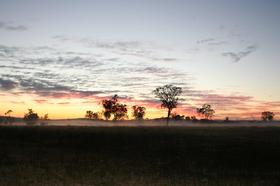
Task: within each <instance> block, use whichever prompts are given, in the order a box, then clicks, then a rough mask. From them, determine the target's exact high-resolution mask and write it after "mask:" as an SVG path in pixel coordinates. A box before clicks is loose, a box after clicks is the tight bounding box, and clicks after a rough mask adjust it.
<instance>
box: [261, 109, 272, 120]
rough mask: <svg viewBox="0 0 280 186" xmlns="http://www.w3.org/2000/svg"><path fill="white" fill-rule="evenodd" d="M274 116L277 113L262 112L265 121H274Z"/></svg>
mask: <svg viewBox="0 0 280 186" xmlns="http://www.w3.org/2000/svg"><path fill="white" fill-rule="evenodd" d="M274 116H275V114H274V113H273V112H270V111H265V112H262V116H261V118H262V120H263V121H272V120H273V118H274Z"/></svg>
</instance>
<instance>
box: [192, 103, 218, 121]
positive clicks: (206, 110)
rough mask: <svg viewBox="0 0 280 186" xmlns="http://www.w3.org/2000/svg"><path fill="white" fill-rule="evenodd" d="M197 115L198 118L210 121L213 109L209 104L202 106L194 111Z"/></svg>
mask: <svg viewBox="0 0 280 186" xmlns="http://www.w3.org/2000/svg"><path fill="white" fill-rule="evenodd" d="M196 111H197V113H198V114H199V115H200V116H204V119H207V120H209V119H211V118H212V117H213V116H214V113H215V111H214V109H212V108H211V105H209V104H204V105H203V106H202V107H201V108H197V109H196Z"/></svg>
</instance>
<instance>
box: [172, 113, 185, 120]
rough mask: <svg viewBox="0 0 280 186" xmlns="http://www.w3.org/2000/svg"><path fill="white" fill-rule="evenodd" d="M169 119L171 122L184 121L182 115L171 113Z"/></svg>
mask: <svg viewBox="0 0 280 186" xmlns="http://www.w3.org/2000/svg"><path fill="white" fill-rule="evenodd" d="M171 118H172V119H173V120H176V121H180V120H184V119H185V116H184V115H180V114H177V113H172V114H171Z"/></svg>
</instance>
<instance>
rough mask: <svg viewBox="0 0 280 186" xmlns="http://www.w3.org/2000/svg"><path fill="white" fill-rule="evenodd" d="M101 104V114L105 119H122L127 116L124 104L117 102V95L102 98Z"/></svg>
mask: <svg viewBox="0 0 280 186" xmlns="http://www.w3.org/2000/svg"><path fill="white" fill-rule="evenodd" d="M102 106H103V108H104V111H103V115H104V117H105V119H106V120H108V119H110V118H111V115H113V120H122V119H124V118H127V107H126V105H125V104H121V103H119V100H118V95H114V96H113V97H112V98H111V99H108V100H103V101H102Z"/></svg>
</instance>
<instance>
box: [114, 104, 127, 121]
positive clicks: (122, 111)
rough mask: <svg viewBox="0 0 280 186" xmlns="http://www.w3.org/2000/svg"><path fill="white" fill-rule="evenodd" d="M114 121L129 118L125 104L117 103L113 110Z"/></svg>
mask: <svg viewBox="0 0 280 186" xmlns="http://www.w3.org/2000/svg"><path fill="white" fill-rule="evenodd" d="M113 115H114V118H113V120H122V119H124V118H127V108H126V105H125V104H120V103H116V105H115V106H114V108H113Z"/></svg>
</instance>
